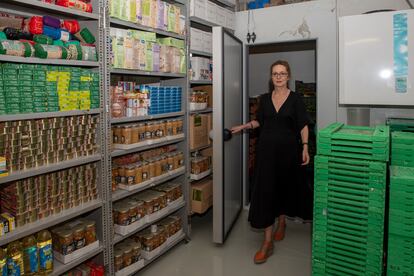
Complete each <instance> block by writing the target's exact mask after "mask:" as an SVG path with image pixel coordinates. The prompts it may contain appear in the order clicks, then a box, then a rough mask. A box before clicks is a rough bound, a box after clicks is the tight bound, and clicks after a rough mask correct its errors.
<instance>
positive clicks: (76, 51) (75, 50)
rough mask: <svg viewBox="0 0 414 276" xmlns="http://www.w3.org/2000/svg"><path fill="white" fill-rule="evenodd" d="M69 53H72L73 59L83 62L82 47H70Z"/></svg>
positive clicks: (71, 45) (74, 45)
mask: <svg viewBox="0 0 414 276" xmlns="http://www.w3.org/2000/svg"><path fill="white" fill-rule="evenodd" d="M68 51H69V52H70V57H71V59H74V60H82V56H83V55H82V47H81V46H80V45H76V44H70V45H68Z"/></svg>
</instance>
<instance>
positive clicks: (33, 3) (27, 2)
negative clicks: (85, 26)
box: [0, 0, 99, 20]
mask: <svg viewBox="0 0 414 276" xmlns="http://www.w3.org/2000/svg"><path fill="white" fill-rule="evenodd" d="M0 2H7V4H9V5H7V6H8V7H10V5H14V6H21V7H22V8H25V9H26V10H27V12H28V13H29V14H30V10H33V9H36V10H40V11H43V12H49V13H54V14H61V15H66V16H68V17H71V18H73V19H84V20H98V19H99V15H98V14H96V13H89V12H83V11H79V10H76V9H69V8H65V7H62V6H58V5H54V4H48V3H44V2H41V1H39V0H7V1H5V0H0ZM2 5H3V3H2ZM29 9H30V10H29ZM31 15H33V12H32V13H31Z"/></svg>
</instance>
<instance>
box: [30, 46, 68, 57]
mask: <svg viewBox="0 0 414 276" xmlns="http://www.w3.org/2000/svg"><path fill="white" fill-rule="evenodd" d="M34 49H35V56H36V57H38V58H42V59H67V58H68V57H69V52H68V50H67V49H66V48H65V47H60V46H55V45H42V44H39V43H37V44H35V46H34ZM69 58H70V57H69Z"/></svg>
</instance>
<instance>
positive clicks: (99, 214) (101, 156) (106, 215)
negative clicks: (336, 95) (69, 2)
mask: <svg viewBox="0 0 414 276" xmlns="http://www.w3.org/2000/svg"><path fill="white" fill-rule="evenodd" d="M175 2H176V3H179V5H182V6H184V8H185V9H186V11H185V12H186V13H188V8H187V1H185V0H176V1H175ZM92 3H93V5H94V6H93V9H94V13H85V12H82V11H78V10H75V9H69V8H65V7H60V6H56V5H53V4H48V3H44V2H41V1H38V0H0V12H5V13H12V14H15V15H20V16H24V17H29V16H33V15H49V16H54V17H57V18H63V19H67V18H70V19H78V20H81V21H82V22H81V25H82V24H86V26H87V27H88V28H90V29H91V31H93V32H95V31H96V33H95V34H96V38H97V42H96V44H97V51H98V53H99V61H98V62H89V61H76V60H53V59H39V58H23V57H14V56H6V55H0V62H12V63H26V64H47V65H58V66H77V67H84V68H91V69H92V68H94V69H96V70H98V71H99V74H100V91H101V96H100V97H101V105H100V108H98V109H92V110H74V111H67V112H45V113H34V114H16V115H1V116H0V121H15V120H29V119H42V118H56V117H67V116H78V115H94V116H99V119H100V125H99V130H98V131H97V139H98V140H99V153H97V154H96V155H93V156H87V157H80V158H75V159H73V160H68V161H64V162H60V163H56V164H50V165H47V166H42V167H37V168H33V169H28V170H24V171H19V172H12V173H10V175H9V176H6V177H1V178H0V189H1V188H2V186H1V185H2V184H4V183H8V182H11V181H16V180H20V179H24V178H29V177H34V176H37V175H42V174H46V173H51V172H55V171H59V170H62V169H68V168H71V167H74V166H79V165H84V164H89V163H93V162H96V163H97V165H98V166H97V171H98V173H97V174H98V192H99V197H98V198H99V199H98V200H95V201H92V202H89V203H86V204H82V205H80V206H77V207H74V208H71V209H68V210H64V211H63V212H61V213H59V214H56V215H51V216H49V217H46V218H44V219H41V220H38V221H36V222H33V223H30V224H27V225H25V226H22V227H19V228H17V229H16V230H15V231H13V232H11V233H8V234H7V235H5V236H2V237H0V246H4V245H6V244H7V243H9V242H11V241H14V240H18V239H21V238H23V237H25V236H27V235H31V234H34V233H36V232H38V231H40V230H42V229H46V228H50V227H53V226H55V225H58V224H60V223H63V222H66V221H68V220H71V219H75V218H77V217H79V216H81V215H87V216H88V217H89V218H90V217H91V218H93V219H94V220H95V221H96V223H97V232H98V233H97V234H98V236H99V241H100V247H99V249H98V250H95V251H94V252H91V253H87V254H84V255H83V256H80V258H78V259H76V260H75V261H73V262H71V263H69V264H62V263H60V262H58V261H55V264H54V270H53V272H52V274H51V275H61V274H62V273H65V272H67V271H69V270H70V269H72V268H74V267H76V266H78V265H80V264H81V263H83V262H85V261H86V260H89V259H91V258H94V257H97V258H96V259H97V260H98V261H99V263H102V264H103V265H104V266H105V273H106V275H114V274H115V273H114V263H113V251H114V248H113V246H114V244H115V243H116V242H119V241H120V240H122V239H124V238H125V237H122V239H120V238H119V237H118V236H115V237H114V235H113V220H112V205H113V202H115V201H117V200H121V199H124V198H127V197H128V196H131V195H134V194H136V193H138V192H140V191H143V190H145V189H150V188H151V187H154V186H156V185H160V184H162V183H165V182H167V181H170V180H173V179H174V180H177V181H179V182H181V183H183V184H182V191H183V196H184V202H183V203H181V204H179V205H177V206H176V207H174V208H172V209H171V210H169V212H168V214H167V215H166V216H168V215H170V214H172V213H174V214H177V215H179V216H180V217H181V219H182V222H183V232H184V234H183V235H182V236H181V237H179V239H178V240H177V241H176V242H175V243H174V244H172V245H170V246H169V247H168V249H165V250H163V251H162V252H161V253H160V255H162V254H164V253H165V252H166V251H167V250H169V249H170V248H171V247H172V246H174V245H176V244H178V243H179V242H180V241H182V240H183V239H188V235H189V226H188V203H189V182H188V177H187V171H186V170H187V169H186V170H185V171H178V172H177V173H174V174H170V175H168V176H166V177H164V178H161V179H158V180H156V181H154V182H153V183H151V185H148V186H147V187H145V188H142V189H137V190H134V191H123V190H117V191H115V192H112V180H111V171H112V158H113V157H118V156H122V155H126V154H130V153H136V152H141V151H145V150H149V149H154V148H158V147H162V146H166V145H173V144H174V145H177V147H178V149H179V150H181V151H183V152H184V155H185V168H188V165H189V160H188V156H189V151H188V140H187V136H188V135H187V134H188V114H189V113H188V110H187V104H186V103H187V91H188V79H187V74H177V73H163V72H147V71H140V70H128V69H115V68H112V64H111V63H110V54H111V53H110V43H111V42H110V28H111V26H112V27H117V28H132V29H137V30H143V31H150V32H155V33H156V34H157V35H159V36H168V37H174V38H177V39H182V40H185V44H186V45H187V41H188V38H187V36H188V35H180V34H175V33H171V32H165V31H162V30H157V29H153V28H148V27H144V26H141V25H138V24H134V23H131V22H126V21H122V20H118V19H113V18H110V17H109V11H108V7H109V6H110V5H109V0H100V1H98V0H93V2H92ZM188 26H189V17H188V15H187V16H186V28H188ZM187 34H188V32H187ZM186 56H187V60H188V56H189V52H188V46H187V47H186ZM187 66H188V64H187ZM116 75H118V76H119V75H121V76H122V75H123V76H128V77H134V78H142V79H147V80H148V79H149V78H148V77H150V79H154V80H159V81H160V82H161V85H172V86H182V87H183V93H182V106H183V107H182V111H180V112H174V113H167V114H159V115H149V116H142V117H135V118H111V111H110V106H111V97H110V85H111V76H116ZM176 117H181V118H183V119H184V133H185V135H184V137H179V138H178V137H177V138H175V139H170V140H168V139H166V140H163V141H161V142H160V143H153V144H148V145H145V146H140V147H136V148H132V149H128V150H113V149H112V145H111V137H112V134H111V127H112V126H113V125H115V124H123V123H131V122H143V121H148V120H155V119H164V118H176ZM164 217H165V216H164ZM161 219H162V218H160V220H161ZM156 221H158V219H157V220H156ZM156 221H154V222H152V223H155V222H156ZM146 226H150V224H148V225H146ZM140 229H141V228H140ZM140 229H136V231H135V233H136V232H138V231H140ZM131 235H132V234H131ZM160 255H159V256H160ZM157 257H158V256H157ZM155 259H156V258H154V259H152V260H150V261H146V263H145V265H148V264H149V263H152V262H153V261H154V260H155Z"/></svg>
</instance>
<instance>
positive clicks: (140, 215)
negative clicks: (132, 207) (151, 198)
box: [137, 200, 147, 219]
mask: <svg viewBox="0 0 414 276" xmlns="http://www.w3.org/2000/svg"><path fill="white" fill-rule="evenodd" d="M137 212H138V219H142V218H143V217H145V216H146V214H147V209H146V208H145V205H144V201H141V200H139V201H137Z"/></svg>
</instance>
